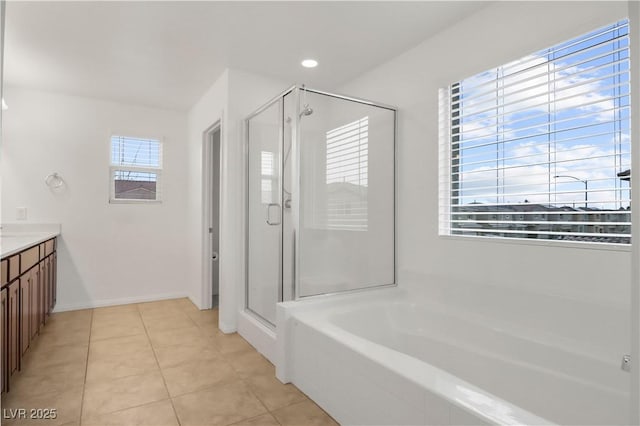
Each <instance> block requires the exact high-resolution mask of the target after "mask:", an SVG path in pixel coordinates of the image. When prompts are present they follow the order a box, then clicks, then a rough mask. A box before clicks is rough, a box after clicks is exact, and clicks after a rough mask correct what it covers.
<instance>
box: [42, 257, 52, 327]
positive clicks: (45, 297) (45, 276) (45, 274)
mask: <svg viewBox="0 0 640 426" xmlns="http://www.w3.org/2000/svg"><path fill="white" fill-rule="evenodd" d="M42 263H43V265H44V268H43V270H42V308H41V309H42V324H45V323H46V322H47V316H48V315H49V298H50V297H51V294H50V292H49V275H50V274H51V268H50V263H49V258H48V257H46V258H45V259H44V260H43V261H42Z"/></svg>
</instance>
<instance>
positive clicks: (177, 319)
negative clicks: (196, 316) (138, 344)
mask: <svg viewBox="0 0 640 426" xmlns="http://www.w3.org/2000/svg"><path fill="white" fill-rule="evenodd" d="M142 320H143V321H144V325H145V327H147V330H174V329H178V328H188V327H196V323H195V322H193V320H192V319H191V318H189V317H188V316H187V315H186V314H185V313H183V312H178V313H177V314H173V313H171V314H167V315H165V316H161V317H160V316H157V317H148V316H145V315H142Z"/></svg>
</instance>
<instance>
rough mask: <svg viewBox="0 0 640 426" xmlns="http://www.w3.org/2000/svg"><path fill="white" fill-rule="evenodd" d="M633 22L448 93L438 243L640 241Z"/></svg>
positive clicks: (531, 57) (443, 102) (533, 56)
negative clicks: (636, 232)
mask: <svg viewBox="0 0 640 426" xmlns="http://www.w3.org/2000/svg"><path fill="white" fill-rule="evenodd" d="M630 94H631V93H630V86H629V24H628V21H627V20H623V21H620V22H617V23H614V24H612V25H609V26H607V27H604V28H600V29H597V30H595V31H593V32H591V33H588V34H585V35H583V36H581V37H577V38H574V39H572V40H568V41H566V42H564V43H560V44H558V45H556V46H552V47H549V48H548V49H544V50H542V51H539V52H536V53H533V54H531V55H528V56H525V57H524V58H522V59H519V60H517V61H513V62H510V63H508V64H505V65H502V66H499V67H497V68H494V69H491V70H488V71H485V72H482V73H480V74H477V75H474V76H471V77H468V78H465V79H463V80H460V81H457V82H455V83H454V84H452V85H451V86H450V87H449V88H448V89H447V90H444V89H443V91H442V92H441V98H440V99H441V106H440V107H441V112H440V113H441V120H440V123H441V142H440V143H441V145H440V170H441V172H440V233H441V234H443V235H461V236H468V237H500V238H521V239H525V238H526V239H540V240H554V241H558V240H561V241H581V242H590V243H605V244H630V243H631V185H630V184H631V143H630V132H629V130H630Z"/></svg>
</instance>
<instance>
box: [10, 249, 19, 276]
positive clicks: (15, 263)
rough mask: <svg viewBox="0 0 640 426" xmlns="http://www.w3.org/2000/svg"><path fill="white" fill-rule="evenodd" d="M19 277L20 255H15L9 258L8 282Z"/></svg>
mask: <svg viewBox="0 0 640 426" xmlns="http://www.w3.org/2000/svg"><path fill="white" fill-rule="evenodd" d="M19 276H20V255H19V254H16V255H15V256H11V257H10V258H9V281H13V280H15V279H16V278H18V277H19Z"/></svg>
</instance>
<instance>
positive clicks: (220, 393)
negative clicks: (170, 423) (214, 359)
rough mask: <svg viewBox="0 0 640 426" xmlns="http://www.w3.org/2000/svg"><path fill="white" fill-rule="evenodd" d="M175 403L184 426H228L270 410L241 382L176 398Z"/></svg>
mask: <svg viewBox="0 0 640 426" xmlns="http://www.w3.org/2000/svg"><path fill="white" fill-rule="evenodd" d="M173 405H174V407H175V409H176V413H177V414H178V419H179V420H180V424H181V425H182V426H191V425H193V426H204V425H228V424H231V423H234V422H238V421H240V420H243V419H250V418H253V417H256V416H258V415H261V414H265V413H266V410H265V408H264V406H263V405H262V404H261V403H260V401H258V399H257V398H256V397H255V396H253V394H252V393H251V392H250V391H249V389H247V387H246V386H245V385H244V384H243V383H242V382H240V381H238V382H233V383H227V384H224V385H219V386H215V387H212V388H209V389H207V390H203V391H199V392H194V393H189V394H186V395H183V396H180V397H177V398H174V399H173Z"/></svg>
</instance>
